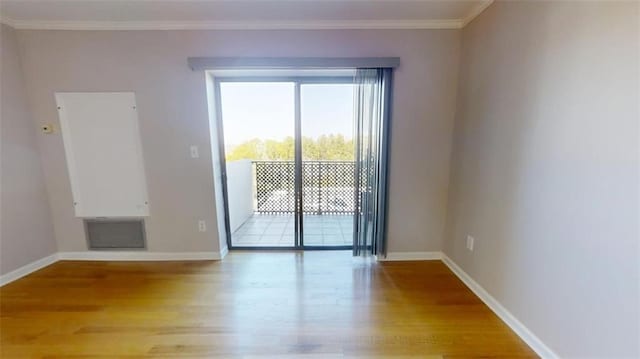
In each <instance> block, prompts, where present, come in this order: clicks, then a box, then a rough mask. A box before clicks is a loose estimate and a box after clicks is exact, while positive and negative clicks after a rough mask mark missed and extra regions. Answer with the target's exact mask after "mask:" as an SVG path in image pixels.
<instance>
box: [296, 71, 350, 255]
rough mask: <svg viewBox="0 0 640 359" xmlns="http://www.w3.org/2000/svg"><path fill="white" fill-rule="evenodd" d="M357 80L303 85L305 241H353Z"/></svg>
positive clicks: (328, 243) (329, 243) (319, 244)
mask: <svg viewBox="0 0 640 359" xmlns="http://www.w3.org/2000/svg"><path fill="white" fill-rule="evenodd" d="M353 88H354V87H353V84H351V83H348V84H346V83H345V84H343V83H322V84H311V83H308V84H305V83H303V84H301V85H300V106H301V120H300V121H301V124H300V126H301V138H300V141H301V152H302V156H301V157H302V161H301V162H302V163H301V166H302V168H301V171H300V172H301V177H302V179H301V195H302V214H301V215H302V233H303V237H302V244H303V245H304V246H305V247H350V246H352V243H353V221H354V220H353V215H354V210H355V208H354V202H355V201H354V199H355V198H354V193H355V191H354V185H355V183H354V179H355V174H354V173H355V162H354V158H355V156H354V143H353V119H354V117H353V116H354V114H353Z"/></svg>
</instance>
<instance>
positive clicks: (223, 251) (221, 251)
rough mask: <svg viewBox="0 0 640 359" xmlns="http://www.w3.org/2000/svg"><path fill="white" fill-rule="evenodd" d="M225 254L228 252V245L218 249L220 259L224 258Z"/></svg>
mask: <svg viewBox="0 0 640 359" xmlns="http://www.w3.org/2000/svg"><path fill="white" fill-rule="evenodd" d="M227 254H229V247H227V246H224V247H222V249H221V250H220V259H224V257H226V256H227Z"/></svg>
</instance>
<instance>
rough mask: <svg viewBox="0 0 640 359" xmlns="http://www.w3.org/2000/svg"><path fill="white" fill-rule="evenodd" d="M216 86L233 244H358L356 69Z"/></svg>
mask: <svg viewBox="0 0 640 359" xmlns="http://www.w3.org/2000/svg"><path fill="white" fill-rule="evenodd" d="M215 87H216V90H217V91H218V93H219V103H220V113H219V115H220V117H221V118H220V119H219V121H220V124H219V126H220V128H222V131H220V132H222V134H223V136H222V137H223V138H221V139H220V140H221V141H220V142H221V143H223V148H221V150H222V153H223V154H224V159H223V161H224V162H225V165H224V166H223V167H224V176H223V178H224V179H226V185H225V187H226V196H225V198H226V200H225V202H226V207H227V210H226V216H227V219H228V222H229V224H228V227H229V228H228V233H229V238H228V244H229V246H230V248H261V249H263V248H299V249H300V248H304V249H350V248H352V245H353V226H354V219H353V218H354V217H353V216H354V213H355V212H354V204H355V203H354V202H355V201H354V198H355V197H354V193H355V162H354V161H355V147H354V141H353V137H354V136H353V128H354V114H353V107H354V93H353V76H346V77H311V78H306V77H295V78H281V79H278V78H220V79H218V80H217V81H216V85H215Z"/></svg>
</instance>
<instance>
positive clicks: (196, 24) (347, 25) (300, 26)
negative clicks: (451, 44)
mask: <svg viewBox="0 0 640 359" xmlns="http://www.w3.org/2000/svg"><path fill="white" fill-rule="evenodd" d="M0 21H1V22H2V23H4V24H6V25H9V26H11V27H13V28H15V29H18V30H374V29H380V30H407V29H424V30H435V29H460V28H462V27H463V23H464V21H463V20H461V19H450V20H359V21H329V20H323V21H315V20H314V21H42V20H15V19H10V18H7V17H3V18H2V19H0Z"/></svg>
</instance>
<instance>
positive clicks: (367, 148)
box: [353, 68, 392, 256]
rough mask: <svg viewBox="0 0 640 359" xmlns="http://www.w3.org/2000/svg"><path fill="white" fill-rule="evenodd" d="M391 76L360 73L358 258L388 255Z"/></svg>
mask: <svg viewBox="0 0 640 359" xmlns="http://www.w3.org/2000/svg"><path fill="white" fill-rule="evenodd" d="M391 76H392V70H391V69H388V68H383V69H358V71H357V73H356V77H355V131H354V133H355V146H356V179H357V180H356V190H355V200H356V213H355V219H354V229H355V231H354V236H353V254H354V256H368V255H377V256H385V255H386V250H387V246H386V218H387V215H386V214H387V177H388V172H387V167H388V166H387V164H388V147H389V120H390V115H391V108H390V106H391V80H392V79H391Z"/></svg>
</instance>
